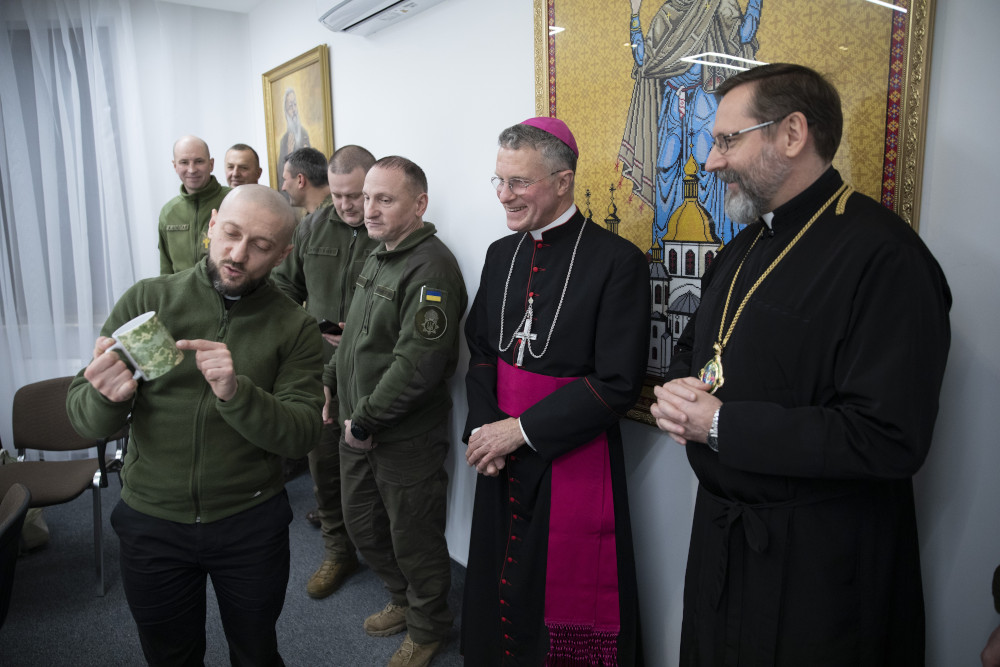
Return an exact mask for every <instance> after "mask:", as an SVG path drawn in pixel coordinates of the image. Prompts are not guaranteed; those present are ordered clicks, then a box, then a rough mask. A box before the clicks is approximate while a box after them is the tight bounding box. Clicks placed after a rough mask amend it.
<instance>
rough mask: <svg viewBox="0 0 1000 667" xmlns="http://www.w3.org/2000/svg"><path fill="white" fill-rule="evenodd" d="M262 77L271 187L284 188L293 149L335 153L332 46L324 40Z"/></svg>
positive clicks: (328, 153)
mask: <svg viewBox="0 0 1000 667" xmlns="http://www.w3.org/2000/svg"><path fill="white" fill-rule="evenodd" d="M262 78H263V81H264V123H265V124H266V126H267V165H268V173H270V175H271V187H272V188H275V189H280V187H281V173H282V170H283V169H284V165H285V158H286V157H288V154H289V153H291V152H292V151H294V150H296V149H299V148H304V147H306V146H311V147H313V148H315V149H317V150H319V151H321V152H322V153H323V155H326V156H329V155H330V154H331V153H333V105H332V97H331V96H330V56H329V50H328V48H327V46H326V45H325V44H321V45H320V46H317V47H316V48H315V49H312V50H311V51H306V52H305V53H303V54H302V55H300V56H297V57H295V58H292V59H291V60H289V61H288V62H287V63H285V64H283V65H279V66H278V67H275V68H274V69H272V70H270V71H268V72H265V73H264V74H263V77H262ZM282 118H283V119H284V121H283V122H282V121H281V120H280V119H282ZM276 119H277V120H276Z"/></svg>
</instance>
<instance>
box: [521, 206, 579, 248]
mask: <svg viewBox="0 0 1000 667" xmlns="http://www.w3.org/2000/svg"><path fill="white" fill-rule="evenodd" d="M574 213H576V204H570V205H569V208H568V209H566V211H565V212H564V213H563V214H562V215H560V216H559V217H558V218H556V219H555V220H553V221H552V222H550V223H549V224H547V225H545V226H544V227H542V228H540V229H532V230H531V238H533V239H535V240H536V241H540V240H541V238H542V234H544V233H545V232H547V231H549V230H550V229H555V228H556V227H558V226H559V225H562V224H564V223H565V222H566V221H567V220H569V219H570V218H572V217H573V214H574Z"/></svg>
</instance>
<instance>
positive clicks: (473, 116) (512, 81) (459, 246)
mask: <svg viewBox="0 0 1000 667" xmlns="http://www.w3.org/2000/svg"><path fill="white" fill-rule="evenodd" d="M318 17H319V14H318V13H317V11H316V2H315V0H291V1H285V0H267V2H265V3H264V4H263V5H262V6H261V7H259V8H257V9H256V10H254V11H253V12H251V14H250V35H251V37H250V42H251V43H253V44H254V50H253V56H252V65H253V68H254V72H256V73H257V74H255V78H254V80H253V83H252V85H253V94H254V114H255V115H254V128H255V131H256V135H255V136H254V137H253V145H254V146H255V147H256V146H261V147H263V146H265V145H266V144H265V135H264V111H263V109H264V94H263V86H262V84H261V80H260V74H259V73H263V72H266V71H268V70H270V69H272V68H274V67H277V66H278V65H280V64H282V63H284V62H286V61H287V60H289V59H291V58H294V57H295V56H297V55H299V54H301V53H304V52H305V51H308V50H310V49H312V48H315V47H316V46H317V45H319V44H327V45H328V46H329V47H330V76H331V79H332V81H333V90H332V93H333V122H334V141H335V143H336V145H337V146H338V147H339V146H343V145H345V144H360V145H362V146H365V147H366V148H368V149H369V150H370V151H372V153H374V154H375V155H376V156H377V157H382V156H385V155H392V154H396V155H403V156H405V157H408V158H410V159H411V160H413V161H414V162H416V163H417V164H419V165H420V166H421V167H423V169H424V171H425V172H426V173H427V179H428V185H429V187H428V190H429V192H428V194H429V200H430V203H429V207H428V210H427V214H426V215H425V219H426V220H429V221H431V222H433V223H434V224H435V225H436V226H437V228H438V235H439V236H440V238H441V239H442V240H443V241H444V242H445V243H446V244H447V245H448V247H449V248H451V250H452V252H454V253H455V256H456V257H457V258H458V261H459V264H460V265H461V268H462V272H463V274H464V275H465V280H466V283H467V285H468V289H469V299H470V301H471V299H472V297H473V295H474V294H475V290H476V288H477V287H478V285H479V274H480V271H481V268H482V263H483V258H484V257H485V255H486V247H487V246H488V245H489V242H490V241H492V240H493V239H495V238H498V237H500V236H502V235H503V234H505V233H506V232H507V229H506V226H505V223H504V216H503V211H502V209H501V207H500V205H499V204H498V203H497V202H496V198H495V196H494V194H493V192H492V191H491V189H490V183H489V180H490V177H491V176H492V175H493V168H494V166H495V162H496V137H497V134H499V132H500V130H502V129H503V128H504V127H507V126H508V125H512V124H514V123H516V122H519V121H521V120H524V119H525V118H527V117H529V116H533V115H534V88H533V86H532V85H531V80H532V77H533V76H534V74H533V72H534V70H533V67H534V65H533V54H532V49H533V36H532V35H533V33H532V29H531V25H532V24H531V21H532V7H531V2H530V0H520V1H519V2H510V3H489V2H484V1H482V0H446V1H445V2H443V3H441V4H440V5H437V6H435V7H432V8H430V9H428V10H426V11H424V12H422V13H420V14H417V15H416V16H414V17H412V18H410V19H408V20H407V21H405V22H404V23H401V24H399V25H396V26H393V27H390V28H387V29H385V30H382V31H380V32H377V33H375V34H374V35H372V36H370V37H367V38H365V37H357V36H354V35H344V34H340V33H333V32H331V31H329V30H327V29H326V28H325V27H324V26H322V25H321V24H320V23H319V22H318V20H317V19H318ZM526 82H527V83H526ZM264 178H267V176H266V175H265V176H264ZM261 182H264V179H263V178H262V180H261ZM456 324H457V323H456ZM467 361H468V351H467V349H466V348H465V346H464V342H463V349H462V358H461V359H460V361H459V371H458V373H457V374H456V378H455V379H454V380H453V382H452V395H453V396H454V399H455V409H454V411H453V412H452V432H453V435H454V440H455V442H460V440H459V436H460V434H461V428H462V426H463V425H464V419H465V394H464V385H463V384H462V378H463V377H464V374H465V372H464V369H465V367H466V365H467ZM463 452H464V447H462V448H460V447H458V446H456V447H455V448H454V449H453V450H452V455H451V457H450V458H449V462H448V467H449V476H450V491H451V493H450V502H449V507H448V517H449V519H448V529H447V537H448V544H449V547H450V549H451V554H452V556H453V557H454V558H455V559H456V560H458V561H459V562H461V563H465V562H466V558H467V555H468V550H469V525H470V524H471V521H472V494H473V491H474V489H475V475H474V474H473V472H472V471H471V469H469V468H468V466H467V465H466V464H465V462H464V455H463Z"/></svg>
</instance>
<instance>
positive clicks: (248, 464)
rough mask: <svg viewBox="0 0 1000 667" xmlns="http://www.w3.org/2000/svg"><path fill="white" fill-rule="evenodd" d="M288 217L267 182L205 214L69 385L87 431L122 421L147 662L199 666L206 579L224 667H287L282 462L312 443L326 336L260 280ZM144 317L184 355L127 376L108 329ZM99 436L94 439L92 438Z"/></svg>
mask: <svg viewBox="0 0 1000 667" xmlns="http://www.w3.org/2000/svg"><path fill="white" fill-rule="evenodd" d="M294 228H295V217H294V214H293V213H292V209H291V207H290V206H289V205H288V203H287V202H286V201H285V200H284V198H283V197H282V196H281V194H280V193H278V192H275V191H274V190H271V189H270V188H267V187H264V186H262V185H242V186H240V187H238V188H236V189H235V190H233V191H232V192H231V193H229V195H227V197H226V198H225V200H224V201H223V202H222V205H221V207H220V208H219V210H218V211H217V212H215V213H213V214H212V217H211V221H210V222H209V226H208V239H209V242H210V243H209V251H208V256H207V257H205V258H203V259H202V260H201V261H200V262H199V263H198V264H197V265H196V266H194V267H192V268H190V269H187V270H185V271H181V272H179V273H175V274H172V275H168V276H159V277H156V278H149V279H146V280H141V281H139V282H138V283H137V284H136V285H134V286H133V287H131V288H130V289H129V290H127V291H126V292H125V294H124V295H123V296H122V297H121V299H120V300H119V301H118V303H117V304H115V307H114V309H113V310H112V312H111V315H110V316H109V317H108V320H107V322H105V324H104V327H103V329H102V330H101V336H100V337H99V338H98V339H97V341H96V343H95V344H94V358H93V360H92V361H91V362H90V364H89V365H88V366H87V367H86V368H85V369H84V370H82V371H80V373H79V374H78V375H77V376H76V378H75V379H74V380H73V383H72V385H71V387H70V390H69V396H68V399H67V406H66V407H67V412H68V414H69V416H70V419H71V421H72V423H73V425H74V427H75V428H76V429H77V430H78V431H79V432H80V433H81V434H86V435H87V436H88V437H95V438H96V437H103V436H106V435H109V434H112V433H116V432H118V430H119V429H121V428H122V427H123V426H124V425H125V424H127V423H129V421H130V419H129V416H130V415H131V427H130V433H129V451H128V454H127V455H126V457H125V463H124V467H123V469H122V495H121V501H120V502H119V503H118V505H117V506H116V507H115V509H114V511H113V513H112V516H111V525H112V526H113V527H114V529H115V532H116V533H117V534H118V537H119V540H120V543H121V549H120V551H121V573H122V585H123V588H124V590H125V596H126V599H127V600H128V604H129V608H130V609H131V611H132V616H133V618H134V619H135V622H136V626H137V628H138V631H139V638H140V641H141V644H142V650H143V654H144V655H145V658H146V660H147V662H148V663H149V664H151V665H168V664H169V665H182V664H183V665H189V664H199V665H200V664H203V661H204V656H205V612H206V591H205V580H206V577H208V576H210V577H211V578H212V587H213V588H214V590H215V592H216V597H217V598H218V604H219V612H220V616H221V618H222V626H223V629H224V630H225V634H226V639H227V641H228V644H229V653H230V659H231V661H232V663H233V664H234V665H281V664H283V663H282V661H281V656H280V655H279V654H278V645H277V635H276V633H275V623H276V621H277V620H278V616H279V614H280V613H281V609H282V607H283V605H284V601H285V589H286V587H287V585H288V571H289V547H288V524H289V522H290V521H291V519H292V511H291V508H290V506H289V504H288V496H287V494H286V492H285V488H284V477H283V474H282V466H281V459H282V457H290V458H298V457H302V456H305V454H306V453H307V452H308V451H309V450H310V449H312V448H313V447H314V446H315V444H316V442H317V441H318V440H319V435H320V428H321V426H322V419H321V416H320V413H321V410H322V408H323V402H324V398H323V387H322V384H321V382H320V373H321V371H322V367H323V357H322V349H321V345H322V341H321V339H320V337H319V336H317V335H316V320H315V319H313V318H312V316H310V315H309V314H308V313H307V312H306V311H305V310H303V309H302V307H301V306H299V305H297V304H296V303H295V302H293V301H292V300H291V299H288V298H287V297H286V296H285V295H284V294H283V293H281V292H280V291H279V290H278V288H276V287H275V286H274V284H273V283H272V282H271V281H270V279H269V277H268V276H269V274H270V272H271V269H272V268H274V267H275V266H277V265H278V264H279V263H281V261H282V260H283V259H284V258H285V256H286V255H288V253H289V252H290V251H291V249H292V245H291V239H292V232H293V230H294ZM148 311H156V314H157V316H158V318H159V319H160V321H161V322H162V323H163V324H164V325H165V326H166V327H167V329H168V330H169V331H170V332H171V334H172V335H173V336H174V338H175V339H177V348H178V349H180V350H183V351H184V359H183V361H181V363H180V364H179V365H178V366H176V367H175V368H173V369H172V370H170V371H169V372H168V373H166V374H165V375H162V376H160V377H158V378H156V380H154V381H142V382H137V381H136V380H135V379H133V377H132V370H131V369H129V368H128V367H127V366H126V365H125V363H124V362H123V361H122V359H120V358H119V357H118V355H117V354H116V353H108V350H109V348H110V346H111V345H112V344H113V343H114V340H113V339H112V338H110V337H109V336H110V334H111V332H113V331H114V330H115V329H117V328H118V327H120V326H121V325H122V324H124V323H125V322H128V321H129V320H131V319H133V318H135V317H136V316H138V315H140V314H142V313H146V312H148ZM98 434H102V435H98Z"/></svg>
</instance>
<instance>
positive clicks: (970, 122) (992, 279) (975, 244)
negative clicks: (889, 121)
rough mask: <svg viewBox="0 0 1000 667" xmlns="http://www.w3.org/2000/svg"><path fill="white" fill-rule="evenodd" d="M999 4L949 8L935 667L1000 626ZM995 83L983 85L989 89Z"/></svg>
mask: <svg viewBox="0 0 1000 667" xmlns="http://www.w3.org/2000/svg"><path fill="white" fill-rule="evenodd" d="M998 26H1000V3H997V2H996V1H995V0H964V1H963V2H951V1H948V0H939V2H938V5H937V17H936V21H935V28H934V30H935V33H934V47H933V52H932V59H933V61H932V68H931V95H930V108H929V114H930V125H929V130H928V133H927V156H926V162H925V168H924V186H923V187H924V190H923V192H924V196H923V202H922V204H923V209H922V212H921V216H920V217H921V222H920V233H921V236H923V238H924V239H925V240H926V242H927V244H928V245H929V246H930V248H931V250H932V251H933V252H934V254H935V256H936V257H937V258H938V261H939V262H940V263H941V265H942V267H943V268H944V271H945V274H946V275H947V276H948V281H949V282H950V284H951V289H952V293H953V295H954V298H955V303H954V306H953V307H952V311H951V322H952V343H951V353H950V357H949V360H948V371H947V375H946V376H945V382H944V388H943V389H942V392H941V413H940V415H939V417H938V421H937V427H936V429H935V435H936V437H935V441H934V446H933V447H932V449H931V453H930V457H929V458H928V460H927V463H926V464H925V465H924V467H923V469H922V470H921V472H920V474H919V475H918V476H917V478H916V487H917V503H918V505H917V511H918V519H919V524H920V538H921V540H920V541H921V547H922V551H921V555H922V558H923V571H924V586H925V595H924V598H925V603H926V605H927V624H928V642H927V649H928V651H927V656H928V664H929V665H973V664H979V661H978V654H979V651H980V650H981V649H982V647H983V645H984V644H985V642H986V637H987V636H988V635H989V632H990V630H991V629H992V628H994V627H996V625H997V623H998V621H1000V618H998V617H997V614H996V613H995V612H994V611H993V606H992V600H991V598H990V577H991V576H992V573H993V569H994V568H995V567H996V566H997V564H998V563H1000V490H998V489H1000V485H998V484H997V481H996V480H997V476H998V474H1000V447H998V444H1000V432H998V428H997V427H998V408H1000V346H998V345H997V344H996V340H997V335H998V316H1000V289H998V288H1000V262H998V260H997V254H996V252H997V245H998V241H1000V230H998V228H997V209H996V205H995V203H994V202H995V200H992V198H988V195H990V194H994V193H995V192H996V188H997V185H996V176H997V173H998V170H997V166H996V156H997V153H998V149H1000V139H998V136H1000V135H998V134H997V133H996V132H994V131H993V130H992V128H993V127H995V125H996V122H997V118H996V111H995V110H996V109H997V108H1000V91H998V89H997V86H996V85H994V83H993V82H995V80H996V77H995V76H991V75H989V74H986V72H985V70H984V68H983V66H982V65H979V66H976V65H975V63H980V64H985V63H996V62H998V61H1000V43H998V41H997V39H996V36H995V34H993V33H994V31H995V29H996V28H997V27H998ZM984 77H985V78H984Z"/></svg>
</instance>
